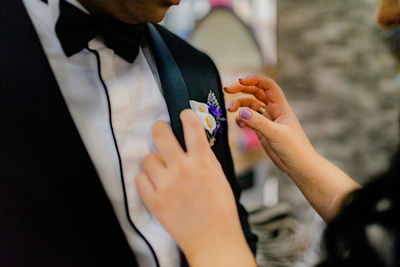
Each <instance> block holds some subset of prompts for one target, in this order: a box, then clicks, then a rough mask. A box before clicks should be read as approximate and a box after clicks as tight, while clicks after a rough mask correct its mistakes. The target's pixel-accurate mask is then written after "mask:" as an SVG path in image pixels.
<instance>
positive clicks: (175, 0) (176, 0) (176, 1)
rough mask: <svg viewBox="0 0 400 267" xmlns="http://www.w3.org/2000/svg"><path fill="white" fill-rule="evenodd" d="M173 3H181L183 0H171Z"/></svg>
mask: <svg viewBox="0 0 400 267" xmlns="http://www.w3.org/2000/svg"><path fill="white" fill-rule="evenodd" d="M170 1H171V4H173V5H179V3H180V2H181V0H170Z"/></svg>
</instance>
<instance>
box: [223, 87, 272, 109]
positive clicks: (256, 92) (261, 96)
mask: <svg viewBox="0 0 400 267" xmlns="http://www.w3.org/2000/svg"><path fill="white" fill-rule="evenodd" d="M224 90H225V92H227V93H228V94H237V93H244V94H251V95H253V96H254V97H255V98H257V99H258V100H260V101H261V102H263V103H265V104H267V103H268V102H269V101H268V98H267V96H266V94H265V91H264V90H263V89H261V88H258V87H256V86H245V85H242V84H240V83H236V84H234V85H232V86H229V87H224Z"/></svg>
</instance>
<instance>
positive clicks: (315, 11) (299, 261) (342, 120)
mask: <svg viewBox="0 0 400 267" xmlns="http://www.w3.org/2000/svg"><path fill="white" fill-rule="evenodd" d="M377 4H378V1H375V0H337V1H322V0H319V1H317V0H302V1H298V0H279V1H277V0H182V2H181V4H180V6H178V7H173V8H172V9H171V10H170V11H171V12H169V13H168V17H167V18H166V19H165V21H164V22H163V24H164V25H165V26H166V27H168V28H169V29H170V30H172V31H174V32H175V33H176V34H178V35H179V36H181V37H183V38H184V39H186V40H188V42H189V43H191V44H192V45H193V46H195V47H197V48H198V49H200V50H202V51H205V52H206V53H207V54H209V55H210V56H211V58H212V59H213V60H214V62H215V63H216V65H217V67H218V69H219V71H220V73H221V77H222V81H223V84H224V85H229V84H231V83H233V82H235V81H236V80H237V78H239V77H241V76H245V75H247V74H254V73H259V74H264V75H268V76H270V77H273V78H275V79H277V80H278V82H279V84H280V85H281V87H282V88H283V90H284V92H285V94H286V96H287V97H288V99H289V102H290V104H291V105H292V107H293V108H294V110H295V112H296V114H297V115H298V117H299V119H300V121H301V123H302V125H303V127H304V129H305V131H306V133H307V135H308V136H309V138H310V140H311V142H312V144H313V145H314V146H315V148H316V149H317V151H318V152H319V153H321V154H322V155H324V156H325V157H327V158H328V159H329V160H331V161H333V162H334V163H335V164H337V165H338V166H339V167H340V168H342V169H344V170H345V171H346V172H347V173H348V174H349V175H350V176H351V177H353V178H355V179H356V180H357V181H358V182H360V183H366V182H367V181H368V180H370V179H371V177H373V176H374V175H376V174H379V172H380V171H382V170H384V169H385V168H386V167H387V165H388V162H389V159H390V155H391V153H392V152H394V151H395V148H396V145H397V142H398V136H399V134H398V118H399V116H398V115H399V109H398V103H399V101H398V100H399V96H400V90H399V89H400V78H399V77H400V76H399V75H398V74H399V72H398V63H397V60H396V59H395V57H394V56H393V55H392V53H391V51H390V48H389V47H390V44H389V42H388V41H387V37H388V33H385V32H384V31H383V30H381V29H379V28H378V26H377V25H376V23H375V13H376V12H375V11H376V6H377ZM231 97H232V96H227V100H226V103H229V99H230V98H231ZM235 97H238V96H235ZM239 97H240V96H239ZM235 116H236V115H235V114H233V115H232V114H231V115H230V116H229V123H230V126H229V131H230V144H231V148H232V153H233V157H234V161H235V165H236V166H235V169H236V173H237V175H238V179H239V183H240V185H241V186H242V188H243V189H244V191H243V195H242V199H241V200H242V202H243V203H244V205H245V206H246V207H247V209H248V210H249V211H250V222H251V223H252V225H253V229H254V231H255V232H256V233H257V234H258V235H259V239H260V242H259V247H258V256H257V261H258V263H259V265H260V266H311V265H312V264H313V263H315V262H316V261H318V259H319V257H320V255H321V254H320V253H321V247H320V242H318V241H319V240H320V234H321V232H322V231H323V229H324V223H323V222H322V221H321V219H320V217H319V216H318V215H317V214H315V212H314V211H313V210H312V209H311V208H310V206H309V205H308V204H307V202H306V201H305V199H304V198H303V196H302V195H301V193H300V192H299V191H298V190H297V188H295V186H294V185H293V184H292V182H291V181H290V180H289V179H288V178H287V177H285V175H283V174H282V173H281V172H279V170H277V169H276V168H275V167H274V166H273V164H272V163H271V162H270V161H269V160H268V159H267V158H266V157H265V156H264V153H263V152H262V150H261V148H260V145H259V143H258V142H257V140H256V137H255V135H254V134H253V133H252V132H251V131H248V130H241V129H239V128H238V127H237V126H236V124H235V121H234V118H235Z"/></svg>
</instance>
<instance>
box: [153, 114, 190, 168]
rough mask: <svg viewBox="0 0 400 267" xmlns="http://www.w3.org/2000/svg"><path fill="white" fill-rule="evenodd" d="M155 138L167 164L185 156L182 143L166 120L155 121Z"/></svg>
mask: <svg viewBox="0 0 400 267" xmlns="http://www.w3.org/2000/svg"><path fill="white" fill-rule="evenodd" d="M153 138H154V143H155V145H156V148H157V150H158V152H159V153H160V155H161V157H162V159H163V160H164V162H165V163H166V164H167V166H168V165H170V164H171V163H173V162H175V161H177V160H180V159H181V158H182V157H183V156H184V151H183V149H182V147H181V145H180V144H179V142H178V140H177V139H176V137H175V135H174V134H173V132H172V131H171V129H170V128H169V125H168V124H167V123H166V122H165V121H156V122H155V123H154V125H153Z"/></svg>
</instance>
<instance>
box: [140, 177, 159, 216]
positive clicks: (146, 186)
mask: <svg viewBox="0 0 400 267" xmlns="http://www.w3.org/2000/svg"><path fill="white" fill-rule="evenodd" d="M135 184H136V189H137V191H138V193H139V196H140V198H141V199H142V201H143V203H144V204H145V205H146V206H147V207H148V208H149V209H150V210H151V209H152V207H153V202H154V199H155V196H156V189H155V187H154V185H153V184H152V182H151V180H150V178H149V177H148V176H147V175H146V174H145V173H143V172H142V173H140V174H139V175H138V176H136V178H135Z"/></svg>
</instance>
